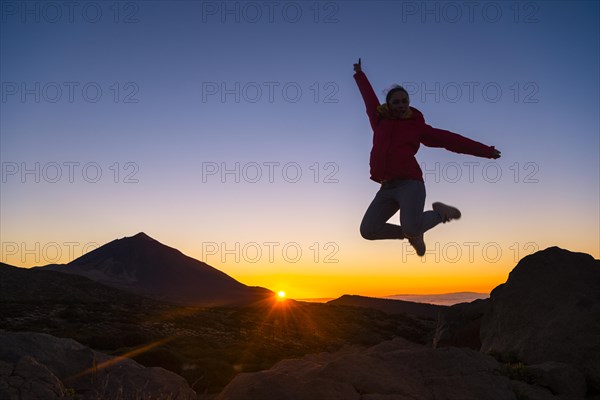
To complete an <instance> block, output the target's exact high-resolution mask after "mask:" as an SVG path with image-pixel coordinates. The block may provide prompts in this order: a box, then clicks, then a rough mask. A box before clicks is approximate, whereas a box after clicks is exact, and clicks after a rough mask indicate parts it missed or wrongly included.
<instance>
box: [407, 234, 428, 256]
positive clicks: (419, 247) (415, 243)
mask: <svg viewBox="0 0 600 400" xmlns="http://www.w3.org/2000/svg"><path fill="white" fill-rule="evenodd" d="M408 243H410V245H411V246H412V247H414V249H415V251H416V252H417V255H418V256H419V257H423V256H424V255H425V241H424V240H423V235H422V234H421V235H419V236H417V237H413V238H408Z"/></svg>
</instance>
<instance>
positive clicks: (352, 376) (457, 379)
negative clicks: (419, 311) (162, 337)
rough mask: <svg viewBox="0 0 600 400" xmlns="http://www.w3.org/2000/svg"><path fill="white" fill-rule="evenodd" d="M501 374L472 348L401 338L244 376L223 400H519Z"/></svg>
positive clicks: (231, 385)
mask: <svg viewBox="0 0 600 400" xmlns="http://www.w3.org/2000/svg"><path fill="white" fill-rule="evenodd" d="M500 370H501V365H500V364H499V363H498V362H497V361H496V360H494V359H493V358H492V357H489V356H486V355H484V354H481V353H479V352H476V351H474V350H471V349H466V348H463V349H459V348H453V347H448V348H443V349H432V348H429V347H425V346H421V345H418V344H414V343H411V342H408V341H406V340H404V339H401V338H396V339H393V340H391V341H386V342H383V343H381V344H379V345H376V346H374V347H371V348H368V349H357V348H354V349H344V350H341V351H339V352H336V353H329V354H328V353H323V354H318V355H311V356H306V357H304V358H302V359H298V360H284V361H281V362H279V363H277V364H276V365H275V366H273V367H272V368H271V369H269V370H267V371H261V372H255V373H243V374H240V375H238V376H237V377H236V378H234V379H233V381H232V382H230V383H229V385H227V387H225V389H224V390H223V392H221V394H220V395H219V397H218V399H219V400H236V399H245V400H247V399H267V398H277V399H279V400H304V399H306V400H309V399H310V400H314V399H362V400H365V399H369V400H408V399H422V400H433V399H441V398H443V399H446V400H481V399H487V400H495V399H498V400H500V399H502V400H511V399H514V400H516V399H517V397H516V395H515V393H514V391H513V389H512V386H511V381H510V380H509V379H508V378H507V377H506V376H502V375H501V374H500Z"/></svg>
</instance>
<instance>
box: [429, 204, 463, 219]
mask: <svg viewBox="0 0 600 400" xmlns="http://www.w3.org/2000/svg"><path fill="white" fill-rule="evenodd" d="M432 206H433V211H436V212H437V213H438V214H440V216H441V217H442V222H443V223H446V222H448V221H451V220H453V219H460V211H459V210H458V208H456V207H452V206H449V205H447V204H444V203H440V202H436V203H433V204H432Z"/></svg>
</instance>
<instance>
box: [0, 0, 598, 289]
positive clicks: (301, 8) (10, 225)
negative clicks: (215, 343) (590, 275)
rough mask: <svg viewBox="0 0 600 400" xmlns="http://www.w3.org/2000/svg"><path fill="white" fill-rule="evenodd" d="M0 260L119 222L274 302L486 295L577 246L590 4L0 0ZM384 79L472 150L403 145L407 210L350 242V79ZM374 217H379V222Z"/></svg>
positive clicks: (353, 210)
mask: <svg viewBox="0 0 600 400" xmlns="http://www.w3.org/2000/svg"><path fill="white" fill-rule="evenodd" d="M1 7H2V8H1V13H2V14H1V31H0V33H1V36H0V42H1V49H0V67H1V69H0V75H1V76H0V80H1V85H2V86H1V88H0V89H1V93H0V95H1V103H0V106H1V110H0V130H1V134H0V145H1V149H0V156H1V163H2V181H1V186H0V188H1V191H0V224H1V226H0V235H1V238H0V241H1V243H2V249H1V250H2V251H1V258H0V261H2V262H5V263H8V264H12V265H17V266H25V267H31V266H35V265H45V264H50V263H66V262H69V261H71V260H73V259H75V258H77V257H79V256H81V255H82V254H83V253H85V252H86V251H89V250H92V249H94V248H96V247H98V246H100V245H102V244H105V243H107V242H109V241H112V240H114V239H117V238H122V237H125V236H132V235H135V234H136V233H138V232H141V231H143V232H145V233H146V234H148V235H150V236H151V237H153V238H155V239H157V240H159V241H160V242H162V243H164V244H166V245H169V246H171V247H175V248H177V249H179V250H181V251H182V252H183V253H185V254H187V255H189V256H191V257H194V258H197V259H200V260H202V261H204V262H206V263H208V264H210V265H211V266H213V267H215V268H218V269H220V270H222V271H224V272H225V273H227V274H229V275H231V276H232V277H234V278H236V279H238V280H239V281H241V282H243V283H245V284H247V285H257V286H264V287H267V288H269V289H272V290H274V291H279V290H285V292H286V293H287V296H288V297H292V298H311V297H337V296H340V295H342V294H345V293H349V294H362V295H368V296H386V295H392V294H401V293H447V292H455V291H477V292H489V291H490V290H491V289H493V288H494V287H495V286H497V285H498V284H500V283H503V282H504V281H505V280H506V278H507V276H508V273H509V272H510V271H511V270H512V268H513V267H514V266H515V264H516V262H517V261H518V260H519V259H520V258H522V257H523V256H525V255H527V254H531V253H532V252H534V251H536V250H538V249H539V250H541V249H545V248H547V247H550V246H559V247H562V248H565V249H568V250H572V251H577V252H585V253H589V254H591V255H592V256H594V257H595V258H600V205H599V204H600V172H599V171H600V162H599V153H600V142H599V137H600V122H599V111H598V110H599V109H600V101H599V92H600V81H599V73H598V71H599V69H600V62H599V50H598V49H599V48H600V43H599V37H600V32H599V14H600V9H599V3H598V2H594V1H527V2H513V1H511V2H504V1H502V2H500V1H496V2H445V1H439V2H438V1H434V2H422V1H320V2H313V1H266V2H262V1H260V2H241V1H238V2H221V1H217V2H214V1H193V0H190V1H123V2H112V1H95V2H87V1H73V2H60V1H58V2H42V1H28V2H21V1H4V0H2V1H1ZM359 57H361V58H362V66H363V70H364V71H365V73H366V74H367V76H368V77H369V79H370V81H371V83H372V85H373V87H374V89H375V91H376V93H377V94H378V96H379V98H380V100H383V99H384V98H385V90H386V89H388V88H389V87H390V86H391V85H392V84H395V83H397V84H402V85H404V86H405V87H406V88H407V90H408V91H409V93H410V95H411V105H412V106H413V107H416V108H418V109H419V110H421V111H422V112H423V114H424V116H425V119H426V121H427V122H428V123H429V124H430V125H432V126H434V127H438V128H443V129H447V130H450V131H453V132H456V133H459V134H461V135H464V136H467V137H469V138H471V139H474V140H477V141H480V142H482V143H485V144H487V145H494V146H496V148H498V149H499V150H500V151H501V152H502V158H500V159H498V160H489V159H483V158H477V157H474V156H468V155H461V154H456V153H451V152H449V151H446V150H444V149H432V148H426V147H424V146H422V147H421V149H420V151H419V153H418V154H417V159H418V161H419V162H420V163H421V165H422V168H423V170H424V172H425V181H426V187H427V200H426V209H431V203H432V202H434V201H442V202H444V203H447V204H452V205H455V206H457V207H458V208H460V210H461V211H462V213H463V217H462V218H461V219H460V220H459V221H453V222H451V223H448V224H444V225H439V226H437V227H436V228H434V229H433V230H431V231H429V232H427V233H426V235H425V241H426V243H427V246H428V253H426V256H425V257H424V258H419V257H418V256H416V255H415V253H414V251H413V250H412V248H411V247H410V245H409V244H408V242H407V241H367V240H365V239H363V238H362V237H361V236H360V233H359V225H360V221H361V219H362V217H363V214H364V212H365V210H366V208H367V206H368V205H369V203H370V202H371V200H372V199H373V197H374V195H375V193H376V192H377V190H378V187H379V185H378V184H376V183H375V182H373V181H371V180H369V152H370V149H371V140H372V131H371V128H370V125H369V122H368V119H367V116H366V114H365V107H364V104H363V101H362V99H361V97H360V93H359V91H358V88H357V87H356V83H355V81H354V79H353V68H352V65H353V63H355V62H356V61H357V60H358V58H359ZM398 220H399V218H398V214H396V215H395V216H394V217H393V218H392V219H391V222H394V223H398V222H399V221H398Z"/></svg>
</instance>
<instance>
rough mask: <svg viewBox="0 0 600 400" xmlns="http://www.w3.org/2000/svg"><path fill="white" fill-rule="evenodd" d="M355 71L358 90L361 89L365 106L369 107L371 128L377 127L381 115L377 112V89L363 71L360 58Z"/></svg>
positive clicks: (355, 65) (368, 113)
mask: <svg viewBox="0 0 600 400" xmlns="http://www.w3.org/2000/svg"><path fill="white" fill-rule="evenodd" d="M354 71H355V74H354V80H355V81H356V84H357V85H358V90H360V94H361V95H362V98H363V101H364V102H365V106H366V107H367V115H368V116H369V122H370V123H371V128H373V129H375V126H376V125H377V123H378V122H379V116H378V114H377V107H379V100H378V99H377V96H376V95H375V91H373V87H372V86H371V83H370V82H369V80H368V79H367V76H366V75H365V73H364V72H363V71H362V66H361V60H360V58H359V59H358V63H357V64H354Z"/></svg>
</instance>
